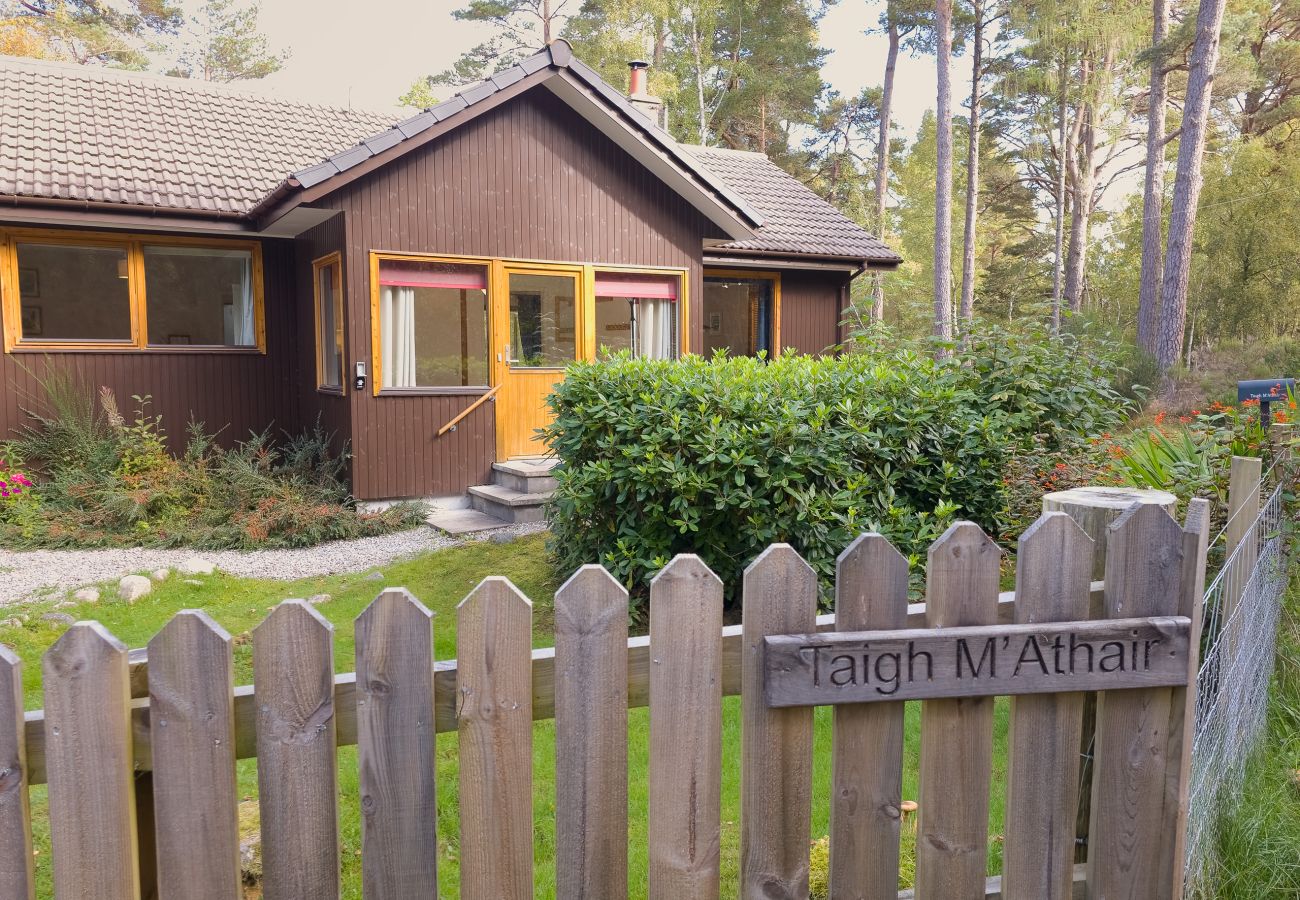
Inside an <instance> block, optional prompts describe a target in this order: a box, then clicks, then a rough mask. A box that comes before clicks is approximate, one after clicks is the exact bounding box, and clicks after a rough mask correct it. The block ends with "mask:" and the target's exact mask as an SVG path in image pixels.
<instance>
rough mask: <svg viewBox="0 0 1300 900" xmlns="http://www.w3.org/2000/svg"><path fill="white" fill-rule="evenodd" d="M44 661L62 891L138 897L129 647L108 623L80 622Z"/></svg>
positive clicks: (53, 832)
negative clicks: (107, 628)
mask: <svg viewBox="0 0 1300 900" xmlns="http://www.w3.org/2000/svg"><path fill="white" fill-rule="evenodd" d="M41 668H42V676H43V680H44V685H45V727H46V745H45V765H46V769H47V771H48V773H49V782H50V794H49V797H50V845H51V852H52V855H53V857H54V859H53V868H54V894H55V896H56V897H59V898H63V897H94V898H96V900H137V898H138V897H139V896H140V870H139V865H138V858H137V856H136V820H135V790H134V785H133V783H132V780H133V773H132V753H131V688H130V680H129V676H128V673H127V650H126V647H125V645H123V644H122V642H121V641H119V640H118V639H117V638H115V637H113V635H111V634H109V633H108V631H107V630H105V628H104V626H102V625H100V624H99V623H98V622H78V623H77V624H75V625H73V626H72V627H70V628H69V629H68V630H67V631H66V632H64V634H63V636H62V637H61V638H59V639H58V641H57V642H56V643H55V644H54V646H53V647H51V648H50V649H49V650H48V651H47V652H46V654H45V657H44V660H43V661H42V666H41Z"/></svg>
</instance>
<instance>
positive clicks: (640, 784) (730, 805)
mask: <svg viewBox="0 0 1300 900" xmlns="http://www.w3.org/2000/svg"><path fill="white" fill-rule="evenodd" d="M544 541H545V538H544V537H543V536H541V535H533V536H529V537H524V538H520V539H518V540H516V541H514V542H511V543H507V544H495V543H492V542H486V541H485V542H480V543H473V544H469V545H466V546H462V547H457V548H453V549H450V550H443V551H438V552H435V553H429V554H426V555H423V556H421V557H418V558H416V559H412V560H409V561H407V562H402V563H395V564H392V565H389V566H385V567H383V568H381V569H379V570H375V571H379V572H382V578H376V577H375V576H374V572H368V573H359V574H352V575H343V576H333V577H324V578H309V579H304V580H302V581H296V582H280V581H256V580H248V579H239V578H231V577H227V576H224V575H215V576H211V577H208V578H205V579H202V581H203V584H202V585H187V584H184V583H183V581H182V580H181V579H179V578H176V577H173V578H171V579H169V580H168V581H166V582H164V583H162V584H161V585H157V586H155V588H154V591H153V593H151V594H150V595H149V596H148V597H145V598H143V599H141V600H138V601H136V603H135V604H133V605H127V604H124V603H120V602H117V601H116V600H109V599H106V600H104V601H102V602H100V603H99V604H95V605H84V606H79V607H71V608H66V609H60V610H59V611H60V612H66V613H68V614H69V615H71V616H72V617H73V618H75V619H98V620H99V621H100V622H102V623H103V624H104V625H105V626H106V627H107V628H108V629H109V630H110V631H111V632H112V633H113V634H115V635H116V636H117V637H118V638H119V639H121V640H122V641H123V642H124V643H126V644H128V645H129V646H131V647H141V646H144V645H145V644H146V643H147V642H148V640H149V638H151V637H152V636H153V635H154V634H155V633H156V632H157V631H158V630H159V629H161V628H162V626H163V625H164V624H165V623H166V621H167V620H168V619H169V617H170V616H171V615H173V614H174V613H175V612H177V611H178V610H181V609H192V608H201V609H204V610H206V611H207V612H208V613H209V614H210V615H211V616H212V617H213V618H214V619H215V620H216V621H218V622H219V623H221V625H222V626H223V627H225V628H226V629H227V630H228V631H229V632H230V633H231V634H232V635H236V636H241V635H243V634H244V633H245V632H247V631H248V630H250V629H251V628H253V627H254V626H255V625H256V624H257V623H258V622H259V621H261V619H262V618H263V617H264V616H265V615H266V613H267V610H268V608H269V607H271V606H273V605H274V604H275V603H277V602H278V601H280V600H282V599H284V598H286V597H307V596H311V595H315V594H329V595H330V596H331V598H332V599H331V600H330V602H328V603H325V604H323V605H321V606H319V607H317V608H318V609H319V610H320V612H321V613H322V614H323V615H324V616H325V617H326V618H328V619H329V620H330V621H331V622H332V623H333V624H334V626H335V628H336V629H337V630H336V635H335V666H336V668H337V670H338V671H340V672H346V671H351V670H352V669H353V667H354V662H355V657H354V646H353V620H354V619H355V618H356V616H357V614H358V613H360V612H361V610H362V609H364V608H365V606H366V604H367V603H369V602H370V600H371V599H373V597H374V596H375V594H377V593H378V592H379V589H380V588H381V587H383V586H389V585H393V586H396V585H401V586H404V587H407V588H409V589H410V590H411V592H412V593H413V594H415V596H416V597H418V598H419V599H420V600H421V601H422V602H423V603H424V604H425V605H426V606H428V607H429V608H430V609H432V610H433V611H434V613H435V620H434V634H435V643H436V648H437V656H438V658H439V659H447V658H452V657H454V656H455V655H456V650H455V632H456V616H455V607H456V604H457V603H459V602H460V600H461V599H462V598H463V597H464V596H465V594H466V593H468V592H469V591H470V590H471V589H472V588H473V587H474V586H475V585H476V584H477V583H478V582H479V581H480V580H481V579H482V578H483V577H485V576H487V575H505V576H507V577H509V578H510V579H511V580H512V581H513V582H514V583H515V584H516V585H517V586H518V587H519V588H520V589H521V590H522V591H523V592H524V593H525V594H526V595H528V596H529V597H530V598H531V599H532V600H533V604H534V605H533V644H534V646H539V647H541V646H550V645H551V644H552V643H553V640H552V635H553V625H552V615H551V613H552V610H551V596H552V594H553V592H554V589H555V586H556V585H555V584H554V583H553V582H552V580H551V579H550V577H549V570H548V566H547V564H546V560H545V550H544ZM104 596H105V597H112V596H114V593H113V592H112V591H108V590H106V591H104ZM52 609H53V602H52V601H49V602H41V603H38V604H33V605H32V606H30V607H29V608H25V609H19V608H17V607H10V608H9V610H7V611H6V612H7V614H8V615H11V616H12V615H20V614H25V615H27V621H26V622H25V623H23V624H22V625H14V624H9V625H4V626H0V642H2V643H5V644H7V645H9V646H10V647H12V648H13V649H14V650H15V651H16V652H17V653H18V654H19V655H20V656H21V657H22V658H23V660H24V663H25V664H26V671H25V673H24V685H25V688H26V700H27V707H28V708H29V709H39V708H40V707H41V706H42V701H41V689H40V657H41V654H42V653H43V652H44V651H45V650H46V649H47V648H48V647H49V646H50V645H51V644H53V643H54V641H55V640H57V639H58V637H59V635H60V634H61V633H62V632H63V631H64V629H65V628H66V625H63V624H59V623H57V622H51V621H47V620H44V619H42V618H41V616H42V614H44V613H46V612H49V611H51V610H52ZM236 644H237V645H236V647H235V678H236V681H237V683H241V684H247V683H249V682H251V680H252V647H251V642H249V641H247V640H246V639H242V638H237V641H236ZM815 721H816V725H815V728H816V734H815V741H816V749H815V758H814V770H813V771H814V802H813V835H812V836H814V837H816V836H821V835H824V834H826V833H827V830H828V828H829V819H830V812H829V797H830V775H831V773H830V748H831V711H830V710H829V709H828V708H823V709H819V710H818V711H817V715H816V720H815ZM1006 732H1007V703H1006V701H1005V700H1002V699H999V700H998V702H997V717H996V726H995V750H994V761H995V762H994V766H995V770H994V790H993V794H992V798H991V806H990V817H989V822H990V825H989V833H990V835H991V839H990V845H989V865H990V871H991V872H998V871H1000V870H1001V840H1000V835H1001V833H1002V817H1003V808H1004V800H1005V797H1004V790H1003V787H1002V786H1003V785H1004V783H1005V759H1006V738H1007V735H1006ZM919 734H920V707H919V705H918V704H915V703H909V704H908V709H907V743H906V768H905V772H904V787H903V796H904V798H905V799H915V798H916V796H917V785H916V773H917V767H918V766H917V758H918V753H919V749H920V741H919ZM648 746H649V727H648V716H647V711H646V710H645V709H637V710H632V711H631V713H630V715H629V791H628V802H629V817H630V827H631V835H630V857H629V880H630V883H631V896H633V897H644V896H645V889H646V888H645V885H646V872H647V857H646V841H647V838H646V832H647V829H646V810H647V806H648V797H647V784H646V773H647V763H648V752H649V751H648ZM456 753H457V750H456V736H455V735H454V734H445V735H440V736H439V740H438V791H439V795H438V801H439V814H438V820H439V822H438V825H439V833H440V836H441V842H440V860H439V888H440V895H441V896H444V897H456V896H458V895H459V877H458V876H459V872H458V869H457V858H458V855H459V854H458V846H459V845H458V841H459V833H458V821H457V806H456V787H457V785H456ZM533 767H534V768H533V771H534V779H533V783H534V790H533V796H534V801H533V802H534V819H535V823H536V828H535V832H534V833H535V835H536V838H535V844H534V855H535V859H536V872H537V874H536V880H537V889H536V896H538V897H552V896H554V893H555V891H554V884H555V871H554V811H555V780H554V779H555V743H554V726H553V723H552V722H550V721H546V722H539V723H537V725H536V726H535V728H534V732H533ZM339 787H340V794H341V797H340V805H339V815H340V834H341V838H342V848H341V850H342V853H341V856H342V867H343V876H344V892H343V895H344V897H347V898H360V896H361V858H360V853H361V849H360V848H361V832H360V817H359V813H358V786H357V755H356V750H355V748H353V747H346V748H343V749H341V750H340V751H339ZM239 790H240V796H241V797H242V798H245V799H252V798H255V797H256V792H257V774H256V767H255V761H254V760H244V761H241V762H240V763H239ZM32 801H33V803H32V806H33V814H34V818H35V832H36V840H37V846H38V849H39V856H38V858H37V865H38V871H39V887H38V891H37V893H38V895H39V896H50V895H51V894H52V889H51V886H50V881H49V877H50V873H49V858H50V856H49V828H48V817H47V815H46V813H47V808H46V804H45V787H44V786H40V787H37V788H34V789H33V791H32ZM722 804H723V808H722V821H723V828H722V871H723V895H724V896H735V895H736V893H737V891H738V887H737V876H738V866H739V858H740V828H739V824H740V709H739V698H736V697H729V698H726V700H725V701H724V709H723V797H722ZM910 824H911V825H912V827H914V826H915V822H914V821H912V822H911V823H910ZM912 843H913V833H912V830H911V828H909V827H907V826H905V827H904V832H903V844H904V848H903V855H904V860H903V870H904V875H905V877H904V884H905V885H910V872H911V870H912V865H911V860H912V855H913V853H912Z"/></svg>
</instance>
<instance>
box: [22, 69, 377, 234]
mask: <svg viewBox="0 0 1300 900" xmlns="http://www.w3.org/2000/svg"><path fill="white" fill-rule="evenodd" d="M400 115H401V114H400V113H398V112H391V113H376V112H362V111H360V110H352V109H341V108H334V107H327V106H315V105H308V104H304V103H294V102H289V101H285V100H280V99H274V98H270V97H266V96H259V95H257V94H255V93H251V92H244V91H238V90H232V89H230V88H228V87H224V86H218V85H210V84H206V83H203V82H198V81H191V80H188V79H181V78H164V77H159V76H149V75H140V74H139V73H125V72H117V71H112V70H106V69H99V68H91V67H87V66H75V65H68V64H63V63H48V62H40V61H36V60H30V59H16V58H11V57H0V195H9V196H20V197H39V198H43V199H60V200H86V201H95V202H104V203H124V204H134V205H147V206H157V207H161V208H165V209H182V210H195V211H205V212H211V213H214V214H241V215H242V214H244V213H246V212H247V211H248V210H249V209H250V208H251V207H252V206H253V205H254V204H255V203H256V202H257V201H258V200H259V199H261V198H262V196H264V195H265V194H266V193H267V192H268V191H270V190H271V189H272V188H274V187H275V186H276V185H277V184H278V183H279V182H280V181H282V180H283V179H284V176H285V175H286V174H287V173H289V172H292V171H294V170H296V169H301V168H303V167H304V166H307V165H310V164H311V163H314V162H317V161H319V160H320V159H321V158H322V157H324V156H327V155H328V154H330V153H333V152H335V151H336V150H338V149H339V148H340V147H347V146H349V145H352V144H355V143H356V142H357V141H359V140H361V139H362V138H365V137H366V136H368V135H371V134H374V133H375V132H376V131H378V130H379V129H380V128H383V127H385V126H387V125H390V124H392V123H393V122H394V121H395V120H396V119H397V118H399V117H400Z"/></svg>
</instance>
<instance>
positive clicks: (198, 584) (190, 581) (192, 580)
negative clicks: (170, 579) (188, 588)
mask: <svg viewBox="0 0 1300 900" xmlns="http://www.w3.org/2000/svg"><path fill="white" fill-rule="evenodd" d="M181 584H192V585H194V586H195V587H203V582H201V581H199V580H198V579H197V578H186V579H185V580H184V581H182V582H181Z"/></svg>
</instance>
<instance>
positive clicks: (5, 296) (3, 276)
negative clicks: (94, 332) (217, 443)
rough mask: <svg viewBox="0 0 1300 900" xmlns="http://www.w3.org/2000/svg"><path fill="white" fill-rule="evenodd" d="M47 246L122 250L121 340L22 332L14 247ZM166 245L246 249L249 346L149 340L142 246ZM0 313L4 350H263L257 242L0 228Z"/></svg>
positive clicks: (263, 303) (263, 308)
mask: <svg viewBox="0 0 1300 900" xmlns="http://www.w3.org/2000/svg"><path fill="white" fill-rule="evenodd" d="M19 244H50V245H59V246H67V247H117V248H120V249H122V250H125V251H126V259H127V292H128V296H129V297H130V314H131V337H130V339H129V340H125V341H114V340H106V341H42V340H39V339H36V340H32V339H24V338H23V336H22V297H21V296H20V294H19V289H18V245H19ZM160 244H170V245H179V246H186V247H199V248H207V249H212V250H247V251H249V256H250V259H251V260H252V268H253V271H252V278H253V327H254V337H255V346H252V347H226V346H222V345H220V344H195V345H181V344H150V343H149V320H148V300H147V292H148V286H147V285H146V283H145V271H144V248H145V246H146V245H151V246H152V245H160ZM0 316H2V317H3V325H4V348H5V352H6V353H13V352H15V351H17V352H24V351H28V350H34V351H39V352H41V353H61V352H97V353H105V352H130V353H137V352H139V353H244V354H248V353H261V354H265V353H266V300H265V294H264V291H263V271H262V245H261V244H260V243H259V242H257V241H240V240H222V239H214V238H192V237H181V236H177V235H156V234H129V233H120V234H119V233H116V232H80V231H60V230H57V229H44V228H42V229H10V230H4V231H0Z"/></svg>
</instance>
